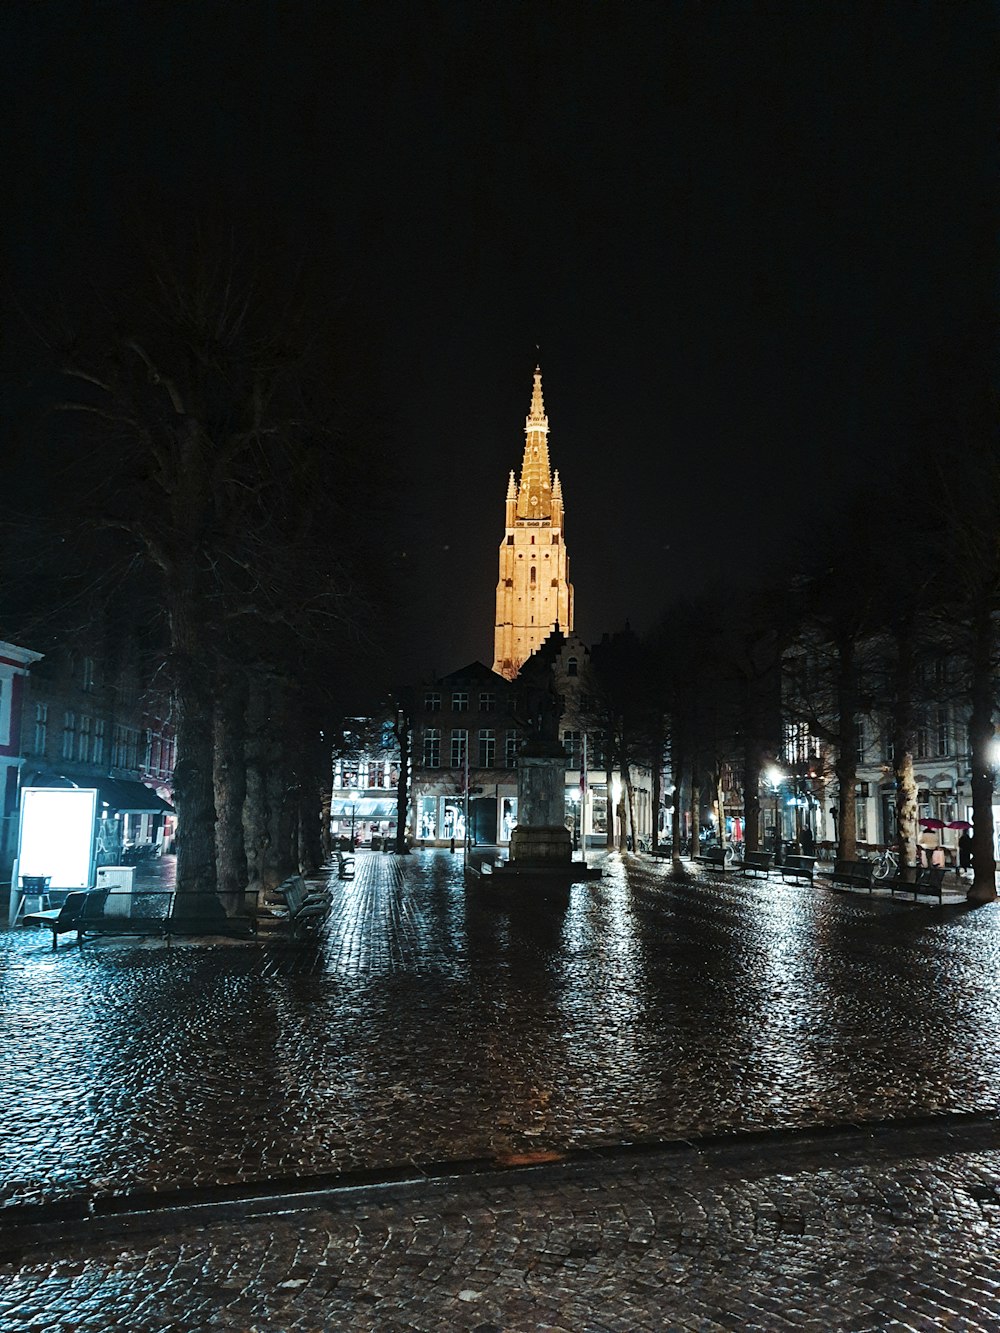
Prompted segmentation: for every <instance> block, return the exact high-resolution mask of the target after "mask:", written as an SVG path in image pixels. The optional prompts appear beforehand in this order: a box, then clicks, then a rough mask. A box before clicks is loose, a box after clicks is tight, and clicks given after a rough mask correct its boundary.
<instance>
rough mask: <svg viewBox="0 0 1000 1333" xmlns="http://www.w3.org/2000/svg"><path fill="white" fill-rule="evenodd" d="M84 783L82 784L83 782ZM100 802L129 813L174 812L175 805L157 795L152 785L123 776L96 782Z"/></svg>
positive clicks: (123, 812)
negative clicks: (129, 779)
mask: <svg viewBox="0 0 1000 1333" xmlns="http://www.w3.org/2000/svg"><path fill="white" fill-rule="evenodd" d="M81 785H82V784H81ZM95 785H96V787H97V792H98V796H97V799H98V804H99V805H100V804H102V803H104V802H106V803H107V807H108V809H109V810H115V811H117V812H118V813H120V814H128V815H159V814H167V815H172V814H173V813H174V807H173V806H172V805H170V803H169V802H167V801H165V800H164V799H163V797H162V796H157V794H156V792H155V791H153V789H152V787H147V786H146V785H145V783H142V782H128V781H126V780H124V779H121V778H100V779H99V780H98V781H97V783H96V784H95Z"/></svg>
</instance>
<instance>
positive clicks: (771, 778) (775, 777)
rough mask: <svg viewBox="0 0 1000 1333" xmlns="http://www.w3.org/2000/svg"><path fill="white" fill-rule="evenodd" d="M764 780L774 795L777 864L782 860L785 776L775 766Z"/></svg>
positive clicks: (765, 775)
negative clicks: (782, 803) (783, 787)
mask: <svg viewBox="0 0 1000 1333" xmlns="http://www.w3.org/2000/svg"><path fill="white" fill-rule="evenodd" d="M764 778H765V781H766V782H767V785H768V786H769V787H770V788H771V790H772V792H773V793H774V859H775V863H776V864H777V862H778V861H779V860H780V858H781V784H782V782H783V781H784V779H785V775H784V773H782V771H781V769H780V768H778V767H776V766H775V767H772V768H769V769H768V770H767V772H766V773H765V774H764Z"/></svg>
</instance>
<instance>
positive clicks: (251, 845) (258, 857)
mask: <svg viewBox="0 0 1000 1333" xmlns="http://www.w3.org/2000/svg"><path fill="white" fill-rule="evenodd" d="M267 722H268V689H267V683H266V682H265V681H263V680H262V679H261V677H260V675H259V674H256V673H255V674H254V675H252V676H251V677H250V682H249V691H248V698H247V714H246V783H247V794H246V802H245V804H244V807H243V831H244V839H245V845H246V857H247V875H248V878H249V887H250V888H251V889H254V890H256V892H257V893H258V894H263V893H264V892H265V890H266V889H271V888H274V886H275V884H279V883H280V882H281V881H280V880H275V879H272V878H270V876H269V866H270V864H271V862H272V859H273V858H272V856H271V840H272V836H273V821H272V818H271V808H270V801H269V796H270V793H269V789H268V782H267V769H268V762H269V758H270V756H269V745H270V734H269V730H268V725H267Z"/></svg>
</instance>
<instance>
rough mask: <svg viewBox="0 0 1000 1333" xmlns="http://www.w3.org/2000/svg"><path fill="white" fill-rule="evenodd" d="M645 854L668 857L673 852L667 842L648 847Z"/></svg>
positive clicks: (661, 857)
mask: <svg viewBox="0 0 1000 1333" xmlns="http://www.w3.org/2000/svg"><path fill="white" fill-rule="evenodd" d="M646 854H647V856H655V857H657V858H658V859H663V858H664V857H666V858H669V857H672V856H673V854H674V849H673V848H672V847H671V846H670V845H669V844H668V843H662V842H661V843H660V844H659V846H658V847H650V849H649V851H648V852H647V853H646Z"/></svg>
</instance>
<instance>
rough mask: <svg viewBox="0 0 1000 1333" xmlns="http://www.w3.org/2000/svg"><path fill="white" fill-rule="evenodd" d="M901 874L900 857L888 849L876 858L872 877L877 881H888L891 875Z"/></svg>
mask: <svg viewBox="0 0 1000 1333" xmlns="http://www.w3.org/2000/svg"><path fill="white" fill-rule="evenodd" d="M898 874H899V855H898V853H896V852H894V851H892V850H891V849H890V848H888V847H887V848H886V849H885V851H884V852H879V854H878V856H877V857H876V858H875V869H874V870H873V871H872V875H873V877H874V878H875V879H888V878H889V876H890V875H893V876H896V875H898Z"/></svg>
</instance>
